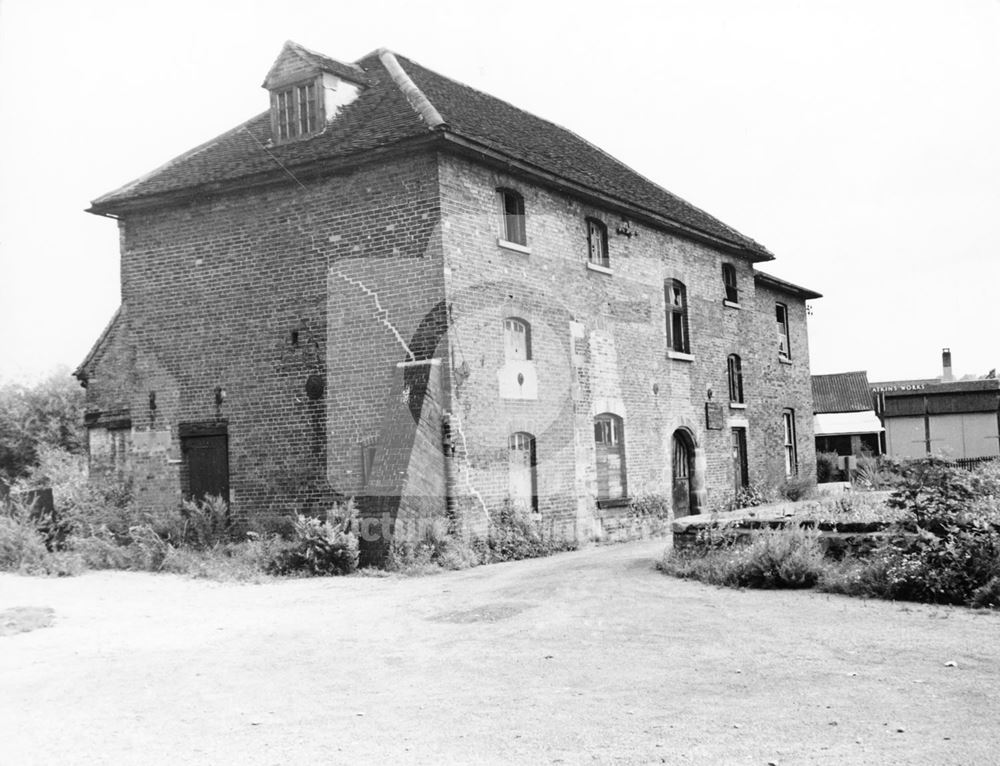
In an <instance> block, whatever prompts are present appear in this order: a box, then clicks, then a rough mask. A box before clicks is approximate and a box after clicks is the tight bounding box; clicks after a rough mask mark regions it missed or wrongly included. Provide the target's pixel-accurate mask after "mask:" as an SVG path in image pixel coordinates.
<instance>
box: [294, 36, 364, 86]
mask: <svg viewBox="0 0 1000 766" xmlns="http://www.w3.org/2000/svg"><path fill="white" fill-rule="evenodd" d="M285 46H286V47H288V48H291V49H292V50H294V51H295V52H296V53H298V54H299V56H301V57H302V58H303V59H304V60H305V61H307V62H309V63H310V64H312V65H313V66H314V67H316V68H317V69H322V70H324V71H326V72H331V73H333V74H335V75H337V76H338V77H343V78H344V79H345V80H350V81H352V82H356V83H359V84H362V85H364V84H366V83H368V81H369V80H368V75H367V74H365V70H364V69H362V68H361V67H360V66H358V65H357V64H345V63H343V62H341V61H337V60H336V59H332V58H330V57H329V56H324V55H323V54H322V53H317V52H316V51H311V50H309V49H308V48H306V47H305V46H304V45H299V44H298V43H296V42H293V41H291V40H289V41H288V42H287V43H285Z"/></svg>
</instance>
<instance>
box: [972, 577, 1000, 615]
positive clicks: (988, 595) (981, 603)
mask: <svg viewBox="0 0 1000 766" xmlns="http://www.w3.org/2000/svg"><path fill="white" fill-rule="evenodd" d="M970 603H971V605H972V606H976V607H980V608H986V607H989V608H992V609H1000V575H997V576H996V577H993V578H991V579H990V580H989V582H987V583H986V584H985V585H980V586H979V587H978V588H976V589H975V590H974V591H973V592H972V598H971V599H970Z"/></svg>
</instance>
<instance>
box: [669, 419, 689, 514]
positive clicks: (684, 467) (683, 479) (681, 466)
mask: <svg viewBox="0 0 1000 766" xmlns="http://www.w3.org/2000/svg"><path fill="white" fill-rule="evenodd" d="M673 494H674V497H673V499H674V518H679V517H681V516H688V515H690V513H691V450H690V448H689V447H688V445H687V443H686V441H685V440H684V438H683V437H682V436H678V435H677V434H674V493H673Z"/></svg>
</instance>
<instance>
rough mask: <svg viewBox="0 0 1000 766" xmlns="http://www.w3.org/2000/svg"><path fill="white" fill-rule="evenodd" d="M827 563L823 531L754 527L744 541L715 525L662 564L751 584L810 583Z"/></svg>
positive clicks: (723, 581) (672, 570) (674, 570)
mask: <svg viewBox="0 0 1000 766" xmlns="http://www.w3.org/2000/svg"><path fill="white" fill-rule="evenodd" d="M824 567H825V564H824V561H823V551H822V548H821V547H820V545H819V535H818V533H817V532H816V531H815V530H812V529H808V528H805V527H801V526H788V527H786V528H783V529H763V530H755V531H753V532H751V533H750V538H749V541H748V542H747V543H745V544H743V543H739V542H738V541H737V537H736V534H735V532H734V531H733V530H730V529H726V528H724V527H723V528H710V529H707V530H705V535H704V537H703V538H702V539H701V540H699V542H698V544H697V545H696V546H695V547H694V548H692V549H690V550H679V551H671V552H668V554H667V555H666V556H665V557H664V560H663V562H662V564H661V569H663V571H665V572H667V573H668V574H672V575H674V576H676V577H684V578H691V579H695V580H701V581H703V582H708V583H713V584H715V585H728V586H733V587H747V588H811V587H812V586H813V585H815V584H816V582H817V581H818V580H819V578H820V577H821V575H822V573H823V570H824Z"/></svg>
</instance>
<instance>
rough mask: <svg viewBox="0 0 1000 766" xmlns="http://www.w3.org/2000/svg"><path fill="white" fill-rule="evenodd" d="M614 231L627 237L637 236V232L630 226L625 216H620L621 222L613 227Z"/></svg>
mask: <svg viewBox="0 0 1000 766" xmlns="http://www.w3.org/2000/svg"><path fill="white" fill-rule="evenodd" d="M615 231H616V232H617V233H618V234H621V235H622V236H623V237H628V238H629V239H632V237H638V236H639V232H637V231H636V230H635V229H633V228H632V223H631V222H630V221H629V220H628V219H627V218H622V221H621V223H619V224H618V226H616V227H615Z"/></svg>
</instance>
